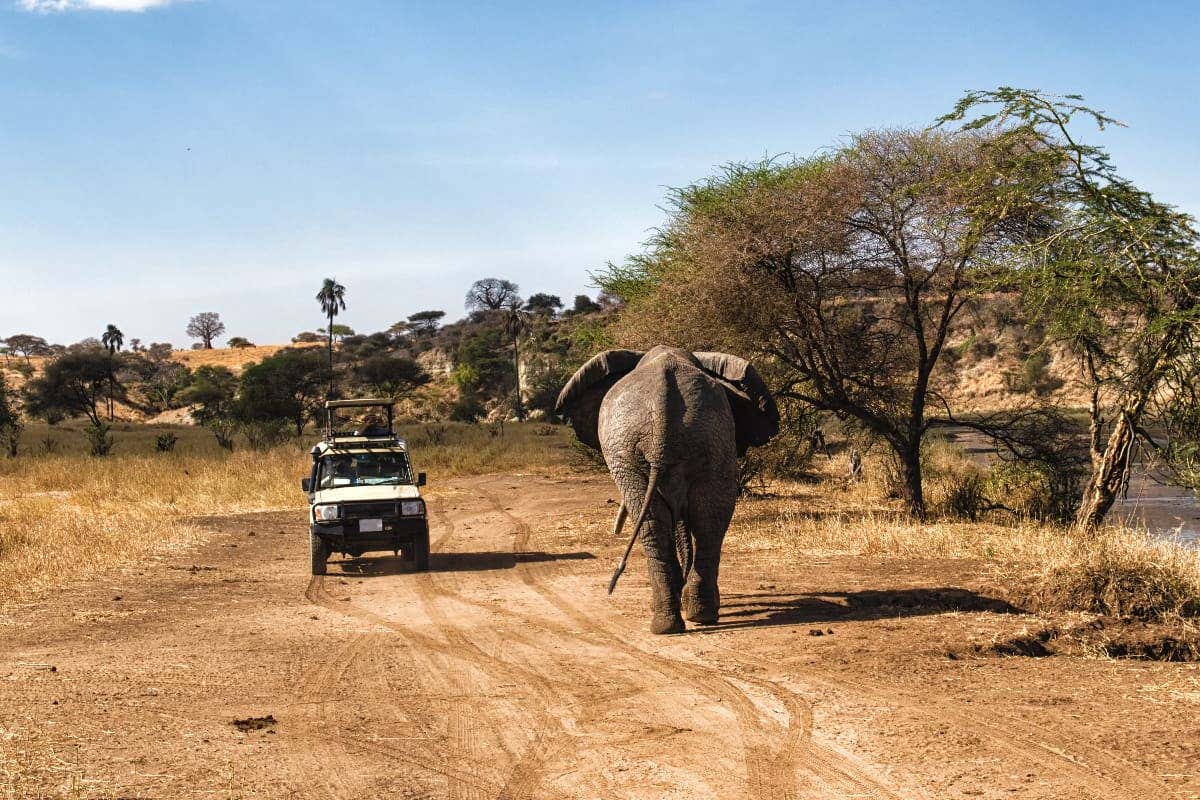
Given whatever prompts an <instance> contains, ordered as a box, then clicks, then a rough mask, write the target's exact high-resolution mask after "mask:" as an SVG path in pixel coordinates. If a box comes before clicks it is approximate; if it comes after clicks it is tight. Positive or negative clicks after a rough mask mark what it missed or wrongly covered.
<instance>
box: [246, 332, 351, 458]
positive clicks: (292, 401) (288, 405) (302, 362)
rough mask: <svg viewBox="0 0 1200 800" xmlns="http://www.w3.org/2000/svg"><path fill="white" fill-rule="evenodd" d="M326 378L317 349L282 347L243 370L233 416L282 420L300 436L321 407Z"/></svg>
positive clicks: (327, 371)
mask: <svg viewBox="0 0 1200 800" xmlns="http://www.w3.org/2000/svg"><path fill="white" fill-rule="evenodd" d="M328 378H329V368H328V366H327V365H326V364H325V359H323V358H322V357H321V353H320V352H319V351H314V350H309V349H301V350H291V349H289V350H281V351H279V352H278V353H276V354H275V355H273V356H271V357H269V358H265V359H263V360H262V361H261V362H259V363H258V364H255V365H253V366H250V367H247V368H246V369H245V370H244V371H243V372H242V378H241V386H240V388H239V391H238V395H237V399H236V401H235V403H234V409H233V413H234V416H235V417H236V418H237V419H239V420H240V421H242V422H251V423H252V422H271V421H276V420H285V421H287V422H289V423H291V424H292V425H294V426H295V428H296V435H297V436H299V435H300V434H302V433H303V432H304V423H305V420H307V419H308V418H310V417H313V416H315V414H316V413H317V411H318V409H319V408H320V400H321V399H322V397H323V396H324V389H323V387H324V386H325V385H326V382H327V381H328Z"/></svg>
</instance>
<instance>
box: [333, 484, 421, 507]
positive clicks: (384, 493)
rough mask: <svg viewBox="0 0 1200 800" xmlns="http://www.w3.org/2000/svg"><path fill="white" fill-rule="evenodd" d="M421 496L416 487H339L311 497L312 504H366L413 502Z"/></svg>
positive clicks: (402, 485)
mask: <svg viewBox="0 0 1200 800" xmlns="http://www.w3.org/2000/svg"><path fill="white" fill-rule="evenodd" d="M420 496H421V492H420V490H419V489H417V487H416V486H410V485H404V484H401V485H399V486H339V487H337V488H335V489H322V490H320V491H319V492H317V493H316V494H314V495H313V502H314V503H317V504H321V503H368V502H378V501H381V500H415V499H416V498H418V497H420Z"/></svg>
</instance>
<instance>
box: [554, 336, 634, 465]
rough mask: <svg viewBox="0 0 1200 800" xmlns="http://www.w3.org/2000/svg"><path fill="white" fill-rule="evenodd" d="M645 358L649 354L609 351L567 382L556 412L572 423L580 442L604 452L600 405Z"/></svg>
mask: <svg viewBox="0 0 1200 800" xmlns="http://www.w3.org/2000/svg"><path fill="white" fill-rule="evenodd" d="M643 355H645V353H642V352H641V351H638V350H605V351H604V352H603V353H600V354H599V355H597V356H593V357H592V359H591V360H590V361H588V362H587V363H586V364H584V365H583V366H582V367H580V368H579V371H578V372H576V373H575V374H574V375H572V376H571V380H569V381H567V385H566V386H564V387H563V390H562V391H561V392H559V395H558V402H557V403H555V404H554V410H555V412H557V413H559V414H561V415H563V416H564V417H567V418H568V419H570V420H571V427H572V428H574V429H575V435H576V436H578V437H579V441H581V442H583V443H584V444H586V445H587V446H588V447H591V448H594V449H596V450H599V449H600V436H599V433H598V432H597V430H596V426H597V423H598V421H599V417H600V403H601V402H603V401H604V395H606V394H608V390H609V389H611V388H612V387H613V384H614V383H616V382H617V381H619V380H621V378H623V377H624V376H625V375H627V374H628V373H629V372H631V371H632V370H633V368H634V367H636V366H637V365H638V362H639V361H641V360H642V356H643Z"/></svg>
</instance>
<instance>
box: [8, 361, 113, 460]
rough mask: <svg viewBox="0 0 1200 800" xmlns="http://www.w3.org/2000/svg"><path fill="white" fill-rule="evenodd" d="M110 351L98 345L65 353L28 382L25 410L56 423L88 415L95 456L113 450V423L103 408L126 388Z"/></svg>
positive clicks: (86, 432)
mask: <svg viewBox="0 0 1200 800" xmlns="http://www.w3.org/2000/svg"><path fill="white" fill-rule="evenodd" d="M111 366H112V365H111V362H110V360H109V358H108V354H107V353H104V352H103V351H102V350H98V349H96V348H88V349H82V350H76V351H73V352H68V353H65V354H63V355H61V356H59V357H58V358H56V359H54V360H53V361H51V362H50V363H49V364H47V365H46V369H45V370H44V371H43V373H42V374H41V375H40V376H38V377H37V378H34V379H33V380H31V381H29V382H28V383H27V384H25V409H26V410H27V411H28V412H29V413H30V414H32V415H33V416H37V417H41V418H43V419H45V420H46V421H47V422H49V423H51V424H54V423H56V422H59V421H61V420H62V419H63V418H65V417H73V416H79V415H81V414H82V415H86V416H87V418H88V419H89V420H90V421H91V425H90V426H88V428H87V429H86V430H85V431H84V434H85V435H86V436H87V438H88V441H89V442H90V444H91V448H92V455H96V456H103V455H108V453H109V452H110V451H111V450H112V438H111V437H110V436H109V430H110V428H109V426H108V425H106V424H105V423H104V421H103V419H102V418H101V416H100V408H101V405H102V404H103V403H105V402H106V401H107V399H108V398H109V397H110V396H112V395H117V396H118V397H119V396H120V395H121V394H122V390H123V387H122V386H121V385H120V383H118V382H116V381H114V380H113V372H112V369H111Z"/></svg>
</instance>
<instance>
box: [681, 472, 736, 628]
mask: <svg viewBox="0 0 1200 800" xmlns="http://www.w3.org/2000/svg"><path fill="white" fill-rule="evenodd" d="M718 497H719V495H714V494H713V493H711V492H708V491H704V490H703V489H701V490H700V491H695V492H694V493H693V494H692V498H693V499H692V501H691V502H690V503H689V508H688V513H687V517H686V518H685V520H684V525H685V528H686V531H685V534H684V535H686V536H691V537H692V541H693V547H694V548H695V562H694V564H693V566H692V572H691V574H690V575H689V576H688V581H687V586H685V587H684V590H683V597H682V600H681V605H682V611H683V617H684V619H687V620H689V621H691V622H696V623H699V624H701V625H715V624H716V623H717V620H718V618H719V617H720V614H721V590H720V588H719V587H718V585H717V579H718V576H719V573H720V571H721V545H722V543H723V542H724V540H725V530H726V529H727V528H728V527H729V520H730V518H731V517H732V516H733V503H732V502H724V501H722V500H719V499H718Z"/></svg>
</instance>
